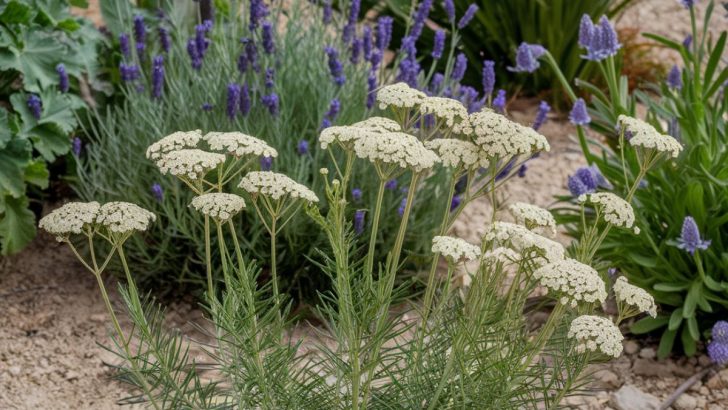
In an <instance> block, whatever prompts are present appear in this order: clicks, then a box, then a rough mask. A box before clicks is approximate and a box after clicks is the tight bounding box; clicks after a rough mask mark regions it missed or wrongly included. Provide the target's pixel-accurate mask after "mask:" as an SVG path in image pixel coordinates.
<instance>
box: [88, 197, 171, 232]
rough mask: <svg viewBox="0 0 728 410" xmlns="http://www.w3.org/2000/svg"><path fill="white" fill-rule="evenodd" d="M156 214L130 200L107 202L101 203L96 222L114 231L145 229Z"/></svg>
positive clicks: (155, 218)
mask: <svg viewBox="0 0 728 410" xmlns="http://www.w3.org/2000/svg"><path fill="white" fill-rule="evenodd" d="M156 220H157V216H156V215H154V214H153V213H151V212H149V211H147V210H146V209H144V208H142V207H140V206H139V205H136V204H132V203H130V202H108V203H105V204H103V205H101V208H99V214H98V216H97V217H96V223H98V224H99V225H102V226H105V227H106V228H107V229H108V230H110V231H111V232H115V233H129V232H132V231H146V230H147V228H148V227H149V224H151V223H152V222H154V221H156Z"/></svg>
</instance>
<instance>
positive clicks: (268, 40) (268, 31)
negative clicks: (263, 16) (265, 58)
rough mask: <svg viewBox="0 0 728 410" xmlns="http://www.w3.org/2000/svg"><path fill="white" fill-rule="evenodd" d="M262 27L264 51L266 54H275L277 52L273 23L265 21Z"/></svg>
mask: <svg viewBox="0 0 728 410" xmlns="http://www.w3.org/2000/svg"><path fill="white" fill-rule="evenodd" d="M261 27H262V30H263V33H262V37H263V51H265V53H266V54H273V53H275V52H276V45H275V40H274V39H273V23H271V22H270V21H264V22H263V24H262V25H261Z"/></svg>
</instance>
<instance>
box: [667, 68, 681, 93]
mask: <svg viewBox="0 0 728 410" xmlns="http://www.w3.org/2000/svg"><path fill="white" fill-rule="evenodd" d="M667 86H668V87H670V88H672V89H673V90H678V91H679V90H680V89H682V86H683V83H682V71H681V70H680V67H678V66H677V65H674V66H672V69H670V72H669V73H668V74H667Z"/></svg>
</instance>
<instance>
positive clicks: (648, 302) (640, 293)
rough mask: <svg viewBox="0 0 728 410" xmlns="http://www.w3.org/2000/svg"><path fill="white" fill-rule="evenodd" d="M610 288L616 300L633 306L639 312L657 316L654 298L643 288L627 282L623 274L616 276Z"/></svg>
mask: <svg viewBox="0 0 728 410" xmlns="http://www.w3.org/2000/svg"><path fill="white" fill-rule="evenodd" d="M612 289H613V290H614V297H615V298H616V299H617V301H619V302H621V303H626V304H627V305H630V306H634V307H636V308H637V309H639V311H640V312H644V313H647V314H649V315H650V316H652V317H657V306H655V298H653V297H652V295H650V294H649V293H647V291H645V290H644V289H642V288H640V287H638V286H635V285H633V284H631V283H629V282H628V281H627V278H625V277H624V276H620V277H618V278H617V281H616V282H614V286H613V287H612Z"/></svg>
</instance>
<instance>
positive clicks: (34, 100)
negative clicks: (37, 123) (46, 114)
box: [26, 94, 43, 120]
mask: <svg viewBox="0 0 728 410" xmlns="http://www.w3.org/2000/svg"><path fill="white" fill-rule="evenodd" d="M26 104H27V105H28V109H29V110H30V113H31V114H32V115H33V118H35V119H36V120H40V117H41V115H42V113H43V102H42V101H41V100H40V97H38V96H37V95H35V94H30V95H28V101H27V103H26Z"/></svg>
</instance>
